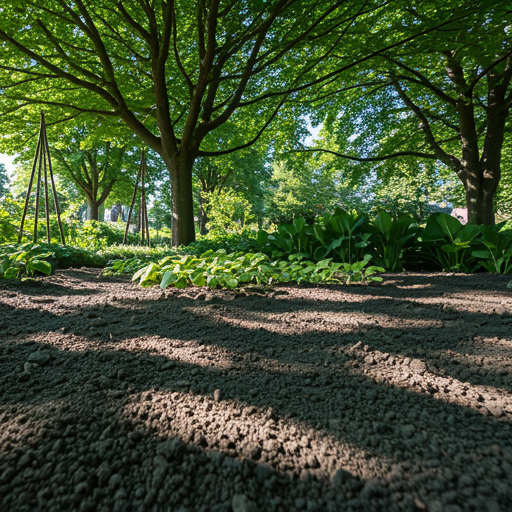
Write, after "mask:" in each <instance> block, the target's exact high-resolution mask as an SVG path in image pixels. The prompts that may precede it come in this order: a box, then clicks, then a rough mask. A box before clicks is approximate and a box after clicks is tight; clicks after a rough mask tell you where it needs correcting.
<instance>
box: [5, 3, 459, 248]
mask: <svg viewBox="0 0 512 512" xmlns="http://www.w3.org/2000/svg"><path fill="white" fill-rule="evenodd" d="M401 5H402V2H401V0H395V1H392V2H386V1H380V0H368V1H367V2H365V3H363V4H361V2H359V1H356V0H336V1H327V0H319V1H317V2H314V3H312V2H311V1H310V0H267V1H264V0H250V1H249V0H240V1H238V2H233V1H228V0H209V1H204V0H197V1H195V0H169V1H163V0H155V1H152V2H149V1H145V0H141V1H137V2H135V1H133V2H117V3H115V4H112V2H108V1H104V0H101V1H98V0H94V2H93V1H92V0H76V1H73V2H71V1H69V0H68V1H66V0H47V1H46V2H45V4H44V6H43V5H41V4H40V3H39V2H38V1H36V0H25V1H24V2H20V1H4V2H3V3H2V9H3V11H2V17H1V19H0V41H2V43H1V46H0V50H1V51H2V61H1V63H0V69H2V70H3V73H2V74H1V75H0V85H1V87H2V88H3V94H2V95H0V107H1V110H2V111H3V112H4V113H10V114H13V115H15V114H16V112H17V111H18V110H19V109H22V108H24V107H27V106H31V105H35V104H45V105H49V106H52V107H53V109H52V112H54V118H53V120H51V119H49V123H50V124H51V123H52V122H53V123H56V122H59V121H61V120H63V119H71V118H75V117H76V116H78V115H79V114H81V113H84V112H88V113H94V114H100V115H103V116H109V117H113V118H116V119H121V120H122V121H123V122H124V123H125V124H126V126H128V127H129V128H130V130H132V131H133V132H134V133H135V134H137V135H138V136H139V137H140V138H141V139H142V141H143V142H144V143H145V144H146V145H147V146H149V147H150V148H152V149H153V150H155V151H156V152H157V153H159V154H160V156H161V157H162V158H163V160H164V162H165V164H166V166H167V168H168V170H169V176H170V180H171V194H172V204H173V227H172V229H173V244H174V245H179V244H188V243H190V242H191V241H193V240H194V237H195V232H194V208H193V198H192V168H193V164H194V162H195V160H196V159H197V158H198V157H200V156H218V155H220V154H223V153H230V152H234V151H236V150H239V149H244V148H246V147H249V146H250V145H252V144H253V143H254V142H255V141H256V140H258V138H259V137H260V135H261V134H262V133H263V132H264V131H265V129H266V128H267V127H268V126H269V125H270V124H271V123H273V122H274V123H275V122H276V121H279V120H280V117H281V116H280V115H279V111H280V110H281V107H283V106H285V105H287V102H289V101H291V102H292V104H290V109H288V114H287V115H284V116H283V123H285V125H286V126H287V127H288V126H289V124H290V123H295V124H296V123H300V121H301V111H300V106H299V105H298V104H294V103H293V102H294V101H295V99H296V95H297V94H298V93H300V92H301V91H304V90H306V89H307V88H309V87H312V86H321V85H322V84H324V83H327V82H328V81H329V80H332V79H333V77H335V76H336V75H338V74H339V73H342V72H343V71H345V70H347V69H349V68H351V67H353V66H355V65H357V63H359V62H362V61H365V60H367V59H368V58H369V57H370V56H371V55H376V54H378V53H379V52H381V51H383V50H384V49H385V48H391V47H396V46H399V45H400V44H401V43H402V42H403V40H404V39H405V40H407V39H411V38H414V37H416V36H417V35H420V34H421V33H422V32H425V30H423V28H424V27H421V29H422V30H418V31H414V33H412V31H411V30H410V28H411V27H409V30H408V31H407V33H404V31H402V30H396V31H394V32H389V30H388V28H387V26H385V25H376V23H375V22H376V20H377V19H378V18H379V17H380V16H386V15H392V13H394V16H395V17H396V16H397V14H396V11H397V6H398V7H400V6H401ZM390 13H391V14H390ZM359 19H360V20H361V23H362V24H364V29H362V30H360V31H359V32H357V30H356V28H357V27H358V21H359ZM441 21H442V23H441V24H446V23H448V22H449V21H450V20H446V19H444V20H441ZM433 25H434V26H437V25H439V22H438V20H435V22H434V23H433ZM375 26H377V28H378V29H379V30H380V39H379V40H380V46H379V47H378V48H377V49H376V48H370V49H369V50H368V51H366V48H368V46H365V45H364V44H362V42H363V40H364V38H365V35H367V34H368V32H369V30H370V28H371V30H372V32H373V33H375V32H376V31H378V30H375V29H374V27H375ZM355 27H356V28H355ZM431 29H433V27H429V28H427V29H426V30H427V31H428V30H431ZM345 40H347V41H350V44H348V45H347V48H346V51H344V48H343V44H344V41H345ZM84 89H85V90H86V91H88V94H84V93H83V90H84ZM57 110H58V111H57ZM7 122H9V118H7ZM227 123H229V124H231V125H232V126H234V127H236V128H237V129H238V130H239V131H241V132H242V133H243V134H244V136H245V142H244V143H243V144H242V145H240V146H237V147H225V148H223V149H222V150H221V151H214V152H211V151H204V150H203V149H202V147H201V146H202V143H203V141H207V140H208V138H213V139H215V140H219V139H218V138H217V137H216V135H215V132H216V130H217V129H218V128H219V127H221V126H223V125H225V124H227ZM9 133H14V131H12V130H9Z"/></svg>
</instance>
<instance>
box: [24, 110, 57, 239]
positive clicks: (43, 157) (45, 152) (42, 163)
mask: <svg viewBox="0 0 512 512" xmlns="http://www.w3.org/2000/svg"><path fill="white" fill-rule="evenodd" d="M38 163H39V166H38V165H37V164H38ZM47 163H48V168H47ZM36 168H38V172H37V187H36V210H35V215H34V242H37V223H38V220H39V200H40V195H41V171H42V170H43V169H44V206H45V214H46V237H47V239H48V243H50V242H51V236H50V201H49V198H48V172H49V173H50V181H51V184H52V191H53V201H54V204H55V212H56V214H57V223H58V225H59V231H60V239H61V241H62V244H63V245H65V244H66V240H65V239H64V230H63V229H62V221H61V219H60V208H59V199H58V197H57V189H56V188H55V181H54V179H53V169H52V160H51V158H50V147H49V145H48V137H47V135H46V122H45V118H44V112H41V127H40V129H39V138H38V140H37V149H36V156H35V157H34V164H33V166H32V174H31V175H30V181H29V184H28V190H27V197H26V198H25V208H24V209H23V215H22V217H21V224H20V231H19V233H18V243H20V242H21V238H22V236H23V225H24V224H25V218H26V216H27V211H28V203H29V201H30V194H31V192H32V185H33V183H34V176H35V173H36Z"/></svg>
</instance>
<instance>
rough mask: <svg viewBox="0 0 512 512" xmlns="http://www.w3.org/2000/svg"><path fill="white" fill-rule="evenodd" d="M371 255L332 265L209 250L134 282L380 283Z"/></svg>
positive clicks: (167, 261)
mask: <svg viewBox="0 0 512 512" xmlns="http://www.w3.org/2000/svg"><path fill="white" fill-rule="evenodd" d="M369 259H370V256H369V255H368V257H367V258H365V260H364V261H363V262H360V263H359V264H357V263H356V264H353V265H348V264H345V265H344V264H342V263H333V262H332V259H331V258H329V259H324V260H322V261H319V262H313V261H310V260H306V259H304V256H303V255H302V254H292V255H290V256H289V257H288V259H287V260H274V261H272V260H271V259H270V258H269V257H268V256H267V255H266V254H262V253H256V254H255V253H248V254H242V253H231V254H226V252H225V251H224V250H218V251H216V252H213V251H207V252H206V253H204V254H202V255H201V256H200V257H195V256H192V255H187V256H183V257H182V258H176V257H172V256H169V257H167V258H163V259H162V260H160V261H159V262H151V263H149V264H148V265H146V266H144V267H142V268H141V269H139V270H138V271H137V272H136V273H135V274H134V275H133V278H132V280H133V281H137V282H138V283H139V284H140V285H141V286H153V285H158V284H159V285H160V287H161V288H162V289H165V288H167V287H169V286H174V287H176V288H185V287H187V286H208V287H209V288H212V289H213V288H218V287H219V288H237V287H238V286H245V285H249V284H258V285H259V284H272V283H286V282H290V281H294V282H297V283H301V282H308V283H349V282H352V281H361V282H365V281H378V280H380V278H378V277H377V276H374V275H373V274H374V273H375V272H382V271H383V270H384V269H381V268H377V267H369V268H368V269H366V270H365V269H364V267H365V266H366V264H367V263H368V261H369Z"/></svg>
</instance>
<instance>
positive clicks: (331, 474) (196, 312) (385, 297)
mask: <svg viewBox="0 0 512 512" xmlns="http://www.w3.org/2000/svg"><path fill="white" fill-rule="evenodd" d="M509 280H510V277H504V276H489V275H484V274H477V275H471V276H468V275H440V274H426V273H416V274H412V273H406V274H398V275H385V276H384V282H383V283H382V284H380V285H378V286H360V285H354V286H343V287H342V286H319V287H316V286H315V287H296V286H283V287H278V288H276V289H275V290H274V291H271V292H269V291H268V290H264V289H263V290H262V289H255V290H254V289H252V290H250V289H247V290H245V291H241V292H240V291H239V292H232V291H214V292H208V291H204V290H201V289H187V290H182V291H170V290H166V291H165V292H162V291H161V290H160V289H158V288H151V289H144V288H140V287H137V286H135V285H134V284H132V283H131V282H130V281H129V280H127V279H121V278H98V272H97V271H95V270H87V269H82V270H66V271H57V272H56V274H55V275H53V276H50V277H49V278H45V279H37V280H32V281H27V282H24V283H15V282H6V281H3V282H0V510H1V511H2V512H10V511H35V510H37V511H44V512H50V511H71V510H79V511H83V512H86V511H105V512H106V511H115V512H125V511H128V512H129V511H141V512H142V511H155V512H157V511H179V512H186V511H188V512H192V511H204V512H215V511H219V512H220V511H226V512H228V511H234V512H251V511H252V512H254V511H262V512H267V511H281V512H294V511H308V512H314V511H318V512H323V511H327V512H335V511H362V512H363V511H364V512H370V511H375V512H386V511H430V512H461V511H475V512H499V511H502V512H509V511H510V510H512V357H511V356H512V290H510V289H507V287H506V285H507V283H508V281H509Z"/></svg>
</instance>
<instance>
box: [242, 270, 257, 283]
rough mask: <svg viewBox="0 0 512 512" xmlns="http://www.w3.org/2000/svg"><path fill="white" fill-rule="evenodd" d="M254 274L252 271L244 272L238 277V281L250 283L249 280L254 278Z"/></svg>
mask: <svg viewBox="0 0 512 512" xmlns="http://www.w3.org/2000/svg"><path fill="white" fill-rule="evenodd" d="M253 275H254V274H252V273H249V272H244V273H243V274H241V275H240V276H239V278H238V282H239V283H248V282H249V281H251V280H252V278H253Z"/></svg>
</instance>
